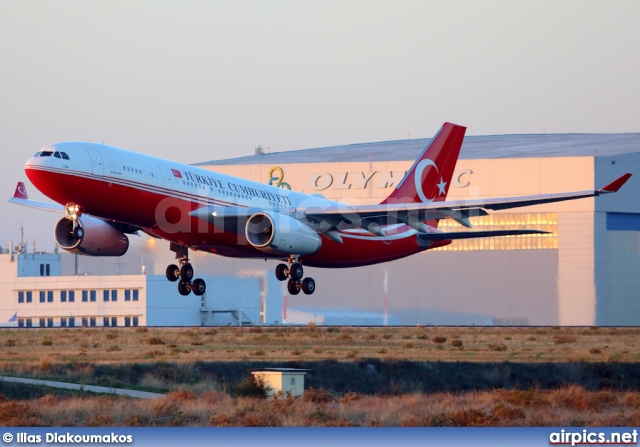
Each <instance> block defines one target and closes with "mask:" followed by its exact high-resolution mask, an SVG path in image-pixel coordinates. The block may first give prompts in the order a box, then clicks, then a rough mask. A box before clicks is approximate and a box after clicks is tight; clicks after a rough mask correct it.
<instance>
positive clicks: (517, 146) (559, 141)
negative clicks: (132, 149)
mask: <svg viewBox="0 0 640 447" xmlns="http://www.w3.org/2000/svg"><path fill="white" fill-rule="evenodd" d="M430 141H431V138H420V139H413V140H411V139H410V140H396V141H381V142H377V143H360V144H347V145H341V146H331V147H320V148H313V149H301V150H293V151H287V152H273V153H270V154H264V155H251V156H246V157H238V158H229V159H226V160H212V161H207V162H201V163H196V164H195V166H208V165H216V166H222V165H255V164H275V165H278V164H292V163H337V162H363V161H407V160H415V159H416V158H418V155H420V153H421V152H422V150H423V149H424V148H425V147H426V146H427V145H428V144H429V142H430ZM635 152H640V133H609V134H605V133H567V134H529V135H526V134H525V135H484V136H467V137H465V139H464V142H463V143H462V149H461V151H460V159H463V160H464V159H467V160H470V159H486V158H489V159H493V158H546V157H594V156H595V157H610V156H613V155H623V154H629V153H635Z"/></svg>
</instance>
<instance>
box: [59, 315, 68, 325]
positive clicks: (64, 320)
mask: <svg viewBox="0 0 640 447" xmlns="http://www.w3.org/2000/svg"><path fill="white" fill-rule="evenodd" d="M60 327H67V319H66V318H65V317H62V318H60Z"/></svg>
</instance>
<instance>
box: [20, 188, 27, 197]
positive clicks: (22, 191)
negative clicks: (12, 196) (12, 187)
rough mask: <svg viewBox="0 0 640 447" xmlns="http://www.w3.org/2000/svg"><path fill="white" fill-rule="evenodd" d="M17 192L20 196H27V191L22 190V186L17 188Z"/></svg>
mask: <svg viewBox="0 0 640 447" xmlns="http://www.w3.org/2000/svg"><path fill="white" fill-rule="evenodd" d="M18 192H19V193H20V194H22V195H25V196H26V195H27V191H25V190H24V186H18Z"/></svg>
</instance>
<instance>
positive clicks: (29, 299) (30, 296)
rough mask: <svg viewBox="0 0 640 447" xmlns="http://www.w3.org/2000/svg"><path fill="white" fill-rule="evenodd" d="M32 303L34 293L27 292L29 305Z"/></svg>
mask: <svg viewBox="0 0 640 447" xmlns="http://www.w3.org/2000/svg"><path fill="white" fill-rule="evenodd" d="M31 301H33V292H31V291H28V292H27V303H30V302H31Z"/></svg>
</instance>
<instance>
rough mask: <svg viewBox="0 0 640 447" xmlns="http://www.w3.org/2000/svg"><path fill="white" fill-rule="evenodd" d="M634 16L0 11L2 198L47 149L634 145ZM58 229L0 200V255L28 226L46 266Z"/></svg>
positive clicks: (459, 11) (461, 8)
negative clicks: (623, 138) (616, 136)
mask: <svg viewBox="0 0 640 447" xmlns="http://www.w3.org/2000/svg"><path fill="white" fill-rule="evenodd" d="M638 17H640V2H637V1H635V0H628V1H624V0H619V1H592V0H583V1H562V0H554V1H543V0H536V1H527V0H523V1H518V2H514V1H511V0H509V1H497V0H485V1H482V2H478V1H471V0H470V1H462V0H460V1H455V0H454V1H446V2H443V1H429V0H420V1H409V0H395V1H390V0H364V1H354V0H338V1H333V0H321V1H313V0H296V1H286V0H269V1H266V0H262V1H248V0H235V1H218V0H206V1H204V0H203V1H190V0H181V1H171V2H169V1H162V0H153V1H136V0H126V1H118V0H114V1H91V2H88V1H86V0H80V1H73V0H69V1H32V0H21V1H8V0H0V64H1V65H0V153H1V154H2V163H1V164H0V172H1V173H2V175H1V176H0V191H4V194H5V196H6V198H7V199H8V198H10V197H11V196H12V195H13V192H14V189H15V185H16V183H17V182H18V181H21V180H22V181H26V175H25V174H24V169H23V168H24V163H25V162H26V160H27V159H28V158H29V157H30V156H32V155H33V154H34V153H35V152H36V151H37V150H38V149H39V148H41V147H43V146H45V145H47V144H50V143H54V142H59V141H94V142H101V141H104V142H105V144H109V145H112V146H117V147H122V148H126V149H130V150H135V151H139V152H143V153H147V154H150V155H154V156H158V157H163V158H168V159H173V160H176V161H180V162H185V163H196V162H200V161H207V160H215V159H224V158H231V157H239V156H244V155H252V154H253V153H254V148H255V147H256V146H257V145H262V146H263V147H265V148H267V151H268V152H275V151H287V150H293V149H304V148H313V147H323V146H331V145H338V144H349V143H362V142H371V141H384V140H397V139H404V138H408V137H411V138H425V137H430V136H432V135H433V134H434V133H435V132H436V131H437V130H438V128H439V127H440V126H441V125H442V123H443V122H444V121H452V122H455V123H458V124H462V125H465V126H467V127H468V131H467V134H468V135H491V134H514V133H542V132H547V133H567V132H588V133H601V132H605V133H611V132H639V131H640V123H639V121H638V117H640V86H639V84H638V80H639V79H640V58H639V57H638V55H639V54H640V27H638ZM27 189H28V190H29V194H30V196H31V198H34V199H37V200H46V198H44V196H42V195H41V194H39V193H38V192H37V191H36V190H35V188H34V187H33V186H31V187H30V185H29V184H28V183H27ZM58 218H59V216H56V215H53V214H49V213H44V212H41V211H35V210H28V209H23V208H20V207H17V206H15V205H9V204H8V203H6V202H4V201H0V245H1V246H5V247H6V244H7V242H8V240H9V239H13V240H19V239H20V226H21V224H24V228H25V231H26V232H27V238H28V239H32V238H36V239H37V244H38V245H37V246H38V249H43V250H52V249H53V246H54V242H53V237H52V233H53V226H54V224H55V222H56V220H57V219H58Z"/></svg>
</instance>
